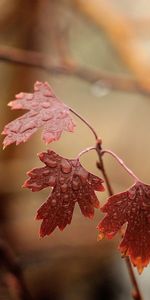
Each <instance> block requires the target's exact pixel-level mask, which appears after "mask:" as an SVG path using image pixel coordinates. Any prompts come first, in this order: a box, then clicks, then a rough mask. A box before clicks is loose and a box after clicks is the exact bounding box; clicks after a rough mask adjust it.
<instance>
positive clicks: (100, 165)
mask: <svg viewBox="0 0 150 300" xmlns="http://www.w3.org/2000/svg"><path fill="white" fill-rule="evenodd" d="M96 151H97V154H98V158H99V162H98V163H97V167H98V169H99V170H100V171H101V172H102V174H103V177H104V179H105V182H106V186H107V190H108V194H109V196H112V195H113V194H114V193H113V189H112V186H111V183H110V180H109V178H108V175H107V173H106V169H105V166H104V162H103V158H102V155H103V154H104V153H105V152H107V151H106V150H102V146H101V144H99V143H97V145H96ZM107 153H109V154H114V153H113V152H111V151H110V152H107ZM112 156H114V157H115V158H116V159H117V160H118V156H116V155H115V154H114V155H112ZM119 163H120V164H121V165H122V161H121V160H120V158H119ZM123 166H124V164H123ZM125 167H126V166H125ZM125 169H126V168H125ZM126 170H128V168H127V169H126ZM129 171H130V170H129ZM131 172H132V171H131ZM129 174H130V175H131V173H129ZM133 175H134V174H132V175H131V176H133ZM133 177H134V179H136V180H138V178H137V177H136V176H135V175H134V176H133ZM125 262H126V265H127V268H128V274H129V277H130V281H131V283H132V285H133V288H134V290H133V292H132V298H133V299H135V300H143V297H142V295H141V292H140V289H139V286H138V282H137V280H136V277H135V274H134V271H133V268H132V265H131V262H130V259H129V257H126V258H125Z"/></svg>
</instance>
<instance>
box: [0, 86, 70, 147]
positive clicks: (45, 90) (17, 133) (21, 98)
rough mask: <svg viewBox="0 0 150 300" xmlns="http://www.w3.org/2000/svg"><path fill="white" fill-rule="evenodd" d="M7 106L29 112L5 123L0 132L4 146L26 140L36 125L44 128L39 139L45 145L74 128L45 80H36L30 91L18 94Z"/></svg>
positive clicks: (34, 130)
mask: <svg viewBox="0 0 150 300" xmlns="http://www.w3.org/2000/svg"><path fill="white" fill-rule="evenodd" d="M8 105H9V106H10V107H11V108H12V109H25V110H29V112H27V113H25V114H24V115H22V116H21V117H19V118H17V119H16V120H14V121H12V122H10V123H9V124H7V125H6V126H5V128H4V130H3V132H2V134H4V135H6V137H5V139H4V141H3V145H4V148H5V147H7V146H8V145H10V144H12V143H16V145H18V144H20V143H21V142H26V141H27V140H28V139H29V138H30V136H31V135H32V134H33V133H35V132H36V131H37V129H38V128H40V127H44V129H43V132H42V139H43V141H44V142H45V143H46V144H48V143H51V142H52V141H56V140H58V139H59V138H60V136H61V134H62V132H63V131H64V130H65V131H71V132H72V131H73V130H74V127H75V124H74V122H73V120H72V118H71V116H70V112H69V107H67V106H66V105H65V104H64V103H62V102H61V101H60V100H59V99H58V98H57V97H56V96H55V94H54V93H53V91H52V89H51V88H50V86H49V85H48V83H46V82H45V83H42V82H36V83H35V85H34V92H33V94H29V93H20V94H18V95H16V100H14V101H11V102H10V103H8Z"/></svg>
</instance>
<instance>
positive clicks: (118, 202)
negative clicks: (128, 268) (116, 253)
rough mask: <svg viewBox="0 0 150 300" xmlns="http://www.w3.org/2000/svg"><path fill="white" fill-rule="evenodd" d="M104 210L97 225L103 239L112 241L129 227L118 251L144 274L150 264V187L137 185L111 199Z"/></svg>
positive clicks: (141, 184) (138, 183)
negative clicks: (119, 232) (123, 227)
mask: <svg viewBox="0 0 150 300" xmlns="http://www.w3.org/2000/svg"><path fill="white" fill-rule="evenodd" d="M101 210H102V212H104V213H106V216H105V217H104V219H103V220H102V221H101V222H100V224H99V225H98V229H99V233H100V239H101V238H102V237H104V236H106V237H107V238H108V239H111V238H112V237H113V236H114V235H115V234H116V233H117V232H118V231H119V230H120V229H121V228H122V226H123V225H124V224H126V228H125V234H124V236H123V239H122V241H121V243H120V245H119V249H120V251H121V253H122V254H123V255H126V256H129V257H130V259H131V262H132V263H133V265H134V266H136V267H137V269H138V271H139V273H141V272H142V270H143V268H144V267H146V266H147V264H148V263H149V261H150V186H149V185H147V184H144V183H142V182H136V183H135V184H134V185H133V186H132V187H130V188H129V190H127V191H125V192H122V193H120V194H116V195H113V196H112V197H110V198H109V199H108V201H107V203H106V204H105V205H104V206H103V207H102V208H101Z"/></svg>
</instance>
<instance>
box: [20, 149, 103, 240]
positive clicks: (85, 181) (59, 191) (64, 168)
mask: <svg viewBox="0 0 150 300" xmlns="http://www.w3.org/2000/svg"><path fill="white" fill-rule="evenodd" d="M39 158H40V160H41V161H42V162H43V163H44V164H45V166H44V167H42V168H35V169H33V170H31V171H29V172H28V173H27V174H28V175H29V177H30V178H29V179H28V180H27V181H26V182H25V183H24V187H26V188H29V189H31V190H32V191H33V192H36V191H40V190H41V189H43V188H46V187H52V192H51V194H50V195H49V197H48V199H47V201H46V202H45V203H44V204H43V205H42V206H41V207H40V208H39V210H38V212H37V219H38V220H39V219H42V220H43V221H42V225H41V229H40V235H41V236H42V237H43V236H45V235H49V234H51V233H52V232H53V231H54V229H55V228H56V227H57V226H58V227H59V229H60V230H63V229H64V228H65V227H66V225H67V224H70V223H71V219H72V215H73V210H74V207H75V204H76V202H78V204H79V206H80V209H81V212H82V214H83V215H84V216H85V217H89V218H92V217H93V215H94V208H99V201H98V199H97V196H96V194H95V192H94V191H95V190H96V191H103V190H104V187H103V185H102V182H103V180H102V179H101V178H98V177H97V176H95V175H93V174H91V173H89V172H88V171H87V170H86V169H84V168H83V167H82V165H81V164H80V162H79V160H78V159H72V160H70V159H66V158H63V157H61V156H59V155H58V154H56V153H55V152H54V151H51V150H48V151H47V152H42V153H40V154H39Z"/></svg>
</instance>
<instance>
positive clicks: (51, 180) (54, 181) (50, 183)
mask: <svg viewBox="0 0 150 300" xmlns="http://www.w3.org/2000/svg"><path fill="white" fill-rule="evenodd" d="M55 183H56V179H55V177H54V176H51V177H50V178H49V185H51V186H55Z"/></svg>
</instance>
